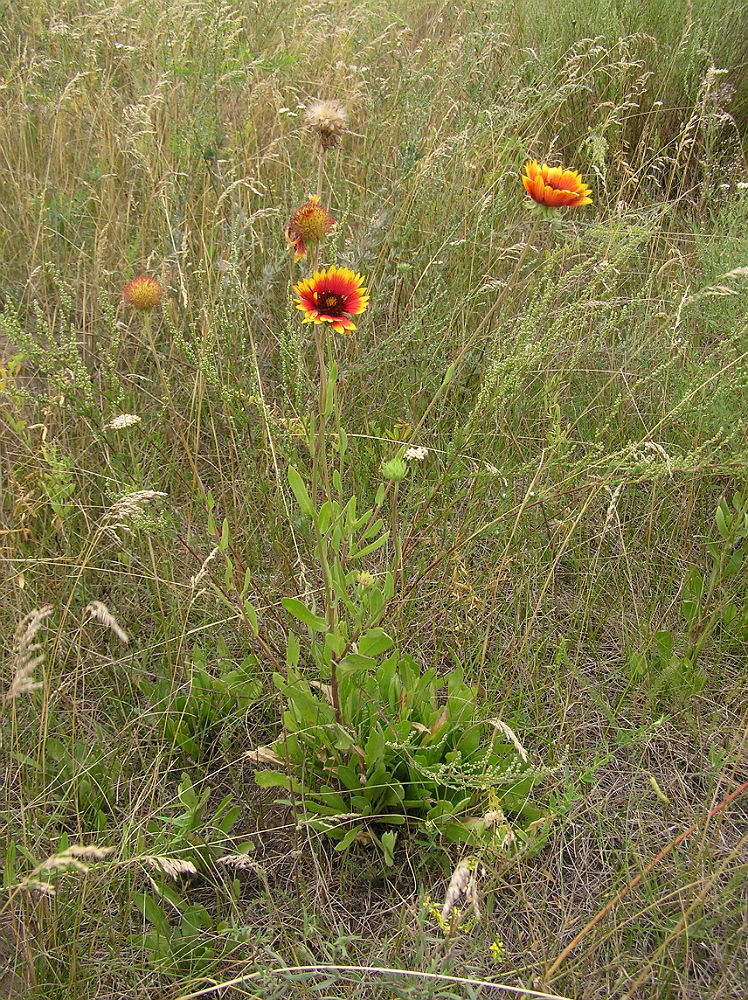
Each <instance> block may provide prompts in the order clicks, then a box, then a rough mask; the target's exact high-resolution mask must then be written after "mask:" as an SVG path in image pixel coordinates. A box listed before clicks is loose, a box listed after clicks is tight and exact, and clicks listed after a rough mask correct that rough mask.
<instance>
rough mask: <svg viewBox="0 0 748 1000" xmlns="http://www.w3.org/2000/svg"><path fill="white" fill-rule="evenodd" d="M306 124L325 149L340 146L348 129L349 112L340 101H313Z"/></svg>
mask: <svg viewBox="0 0 748 1000" xmlns="http://www.w3.org/2000/svg"><path fill="white" fill-rule="evenodd" d="M304 124H305V125H306V127H307V128H308V129H309V131H310V132H314V133H315V134H316V136H317V138H318V139H319V141H320V145H321V146H322V148H323V149H332V148H333V147H334V146H339V145H340V140H341V138H342V136H343V133H344V132H345V130H346V129H347V127H348V112H347V111H346V110H345V108H344V107H343V105H342V104H340V102H339V101H313V102H312V103H311V104H310V105H309V107H308V108H307V111H306V114H305V116H304Z"/></svg>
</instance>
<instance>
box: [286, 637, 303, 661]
mask: <svg viewBox="0 0 748 1000" xmlns="http://www.w3.org/2000/svg"><path fill="white" fill-rule="evenodd" d="M300 652H301V643H300V642H299V640H298V638H297V637H296V633H295V632H289V633H288V639H287V640H286V666H287V667H290V668H291V669H292V670H293V669H294V668H295V667H296V666H297V664H298V662H299V653H300Z"/></svg>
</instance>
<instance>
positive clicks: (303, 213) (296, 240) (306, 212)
mask: <svg viewBox="0 0 748 1000" xmlns="http://www.w3.org/2000/svg"><path fill="white" fill-rule="evenodd" d="M336 227H337V222H336V221H335V219H333V217H332V216H331V215H329V214H328V213H327V212H326V211H325V210H324V208H323V207H322V206H321V205H320V203H319V198H318V197H317V195H316V194H313V195H310V196H309V200H308V201H307V203H306V204H305V205H302V206H301V208H297V209H296V211H295V212H294V213H293V215H292V216H291V221H290V222H289V223H288V227H287V229H286V239H287V240H288V242H289V245H290V246H292V247H293V250H294V260H301V259H302V257H306V253H307V243H319V241H320V240H321V239H323V238H324V237H325V236H327V235H329V234H330V233H332V232H334V231H335V229H336Z"/></svg>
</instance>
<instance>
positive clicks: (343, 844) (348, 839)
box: [335, 823, 363, 851]
mask: <svg viewBox="0 0 748 1000" xmlns="http://www.w3.org/2000/svg"><path fill="white" fill-rule="evenodd" d="M362 830H363V826H362V825H361V824H360V823H357V824H356V826H352V827H351V828H350V830H349V831H348V833H346V835H345V837H343V839H342V840H341V841H340V843H339V844H336V845H335V850H336V851H347V850H348V848H349V847H350V846H351V844H352V843H353V841H354V840H355V839H356V837H357V836H358V835H359V833H360V832H361V831H362Z"/></svg>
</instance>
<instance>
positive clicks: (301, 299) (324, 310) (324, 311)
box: [293, 264, 369, 333]
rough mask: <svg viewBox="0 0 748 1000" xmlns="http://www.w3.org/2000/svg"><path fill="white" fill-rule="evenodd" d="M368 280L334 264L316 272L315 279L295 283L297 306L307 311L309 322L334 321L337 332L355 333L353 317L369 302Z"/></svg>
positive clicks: (307, 320) (305, 320)
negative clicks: (365, 282) (366, 281)
mask: <svg viewBox="0 0 748 1000" xmlns="http://www.w3.org/2000/svg"><path fill="white" fill-rule="evenodd" d="M365 280H366V279H365V278H364V276H363V275H361V274H354V273H353V271H351V270H350V269H349V268H347V267H335V265H334V264H333V265H332V267H329V268H327V269H326V270H325V269H324V268H323V270H321V271H315V272H314V274H313V275H312V277H311V278H304V279H303V280H302V281H299V282H298V284H296V285H294V286H293V290H294V291H295V292H296V294H297V295H298V299H297V300H296V308H297V309H300V310H301V311H302V312H303V313H304V322H305V323H318V324H319V323H332V328H333V330H335V331H336V332H337V333H351V332H352V331H353V330H355V329H356V325H355V323H354V322H353V320H352V318H351V317H352V316H357V315H358V314H359V313H362V312H363V311H364V309H366V307H367V306H368V304H369V296H368V295H367V294H366V288H365V287H364V281H365Z"/></svg>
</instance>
